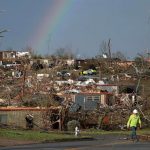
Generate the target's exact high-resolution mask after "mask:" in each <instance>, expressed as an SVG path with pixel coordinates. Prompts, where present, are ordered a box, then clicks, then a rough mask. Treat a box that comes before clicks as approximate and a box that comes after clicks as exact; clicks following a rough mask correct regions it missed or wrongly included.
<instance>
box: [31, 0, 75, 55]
mask: <svg viewBox="0 0 150 150" xmlns="http://www.w3.org/2000/svg"><path fill="white" fill-rule="evenodd" d="M73 2H74V0H53V1H52V3H51V5H50V8H49V9H48V10H46V13H45V16H44V17H43V18H42V21H41V23H40V24H39V25H38V27H37V29H36V30H35V34H34V36H33V37H32V39H31V40H30V41H31V42H32V43H31V47H32V48H33V49H34V50H35V51H36V52H39V53H41V54H42V52H44V51H48V46H46V41H48V39H49V36H50V35H52V34H53V33H54V32H56V31H57V29H58V28H59V26H60V25H61V22H63V20H64V17H65V14H66V13H67V12H69V10H70V9H71V6H72V5H73ZM44 48H45V49H44Z"/></svg>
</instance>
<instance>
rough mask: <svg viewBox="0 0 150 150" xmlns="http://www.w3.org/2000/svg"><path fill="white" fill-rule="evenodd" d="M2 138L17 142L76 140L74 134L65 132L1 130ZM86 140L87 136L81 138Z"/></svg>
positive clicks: (0, 135)
mask: <svg viewBox="0 0 150 150" xmlns="http://www.w3.org/2000/svg"><path fill="white" fill-rule="evenodd" d="M0 137H5V138H9V139H16V140H26V141H28V140H30V141H31V140H32V141H39V142H44V141H68V140H76V139H77V138H76V137H75V136H74V134H73V133H72V134H68V133H64V132H56V133H55V132H40V131H29V130H26V131H25V130H10V129H0ZM79 138H85V136H82V137H79Z"/></svg>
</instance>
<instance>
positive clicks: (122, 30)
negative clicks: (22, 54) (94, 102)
mask: <svg viewBox="0 0 150 150" xmlns="http://www.w3.org/2000/svg"><path fill="white" fill-rule="evenodd" d="M2 29H8V32H7V33H3V34H2V35H4V37H3V38H0V50H6V49H10V48H12V49H16V50H22V49H25V48H26V47H27V46H30V47H32V48H33V49H34V50H35V51H36V52H38V53H40V54H47V53H48V54H53V53H54V52H55V51H56V49H59V48H66V49H71V50H72V52H73V53H75V54H76V55H79V56H82V57H83V56H84V57H94V56H95V55H97V54H98V53H99V49H100V45H101V43H102V42H103V41H106V42H108V40H109V38H110V39H111V50H112V53H113V52H116V51H121V52H122V53H123V54H124V55H125V56H126V57H128V58H132V57H135V56H136V55H137V53H146V51H148V49H149V50H150V0H0V30H2ZM149 52H150V51H149Z"/></svg>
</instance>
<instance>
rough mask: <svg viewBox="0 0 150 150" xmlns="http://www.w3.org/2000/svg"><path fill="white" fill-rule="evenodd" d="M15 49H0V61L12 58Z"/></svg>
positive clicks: (13, 57) (14, 54) (14, 55)
mask: <svg viewBox="0 0 150 150" xmlns="http://www.w3.org/2000/svg"><path fill="white" fill-rule="evenodd" d="M15 58H16V51H0V61H6V60H14V59H15Z"/></svg>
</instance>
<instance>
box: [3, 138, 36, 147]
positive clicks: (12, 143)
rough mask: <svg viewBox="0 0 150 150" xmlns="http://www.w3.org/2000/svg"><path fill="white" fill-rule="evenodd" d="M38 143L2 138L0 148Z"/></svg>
mask: <svg viewBox="0 0 150 150" xmlns="http://www.w3.org/2000/svg"><path fill="white" fill-rule="evenodd" d="M33 143H37V142H35V141H21V140H12V139H6V138H1V137H0V147H5V146H15V145H24V144H33Z"/></svg>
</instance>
